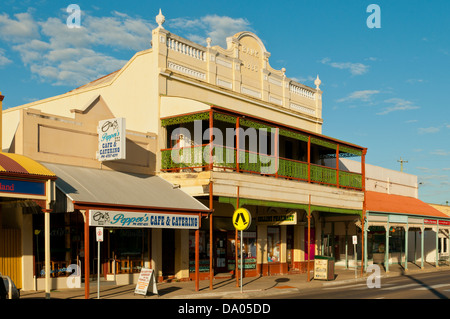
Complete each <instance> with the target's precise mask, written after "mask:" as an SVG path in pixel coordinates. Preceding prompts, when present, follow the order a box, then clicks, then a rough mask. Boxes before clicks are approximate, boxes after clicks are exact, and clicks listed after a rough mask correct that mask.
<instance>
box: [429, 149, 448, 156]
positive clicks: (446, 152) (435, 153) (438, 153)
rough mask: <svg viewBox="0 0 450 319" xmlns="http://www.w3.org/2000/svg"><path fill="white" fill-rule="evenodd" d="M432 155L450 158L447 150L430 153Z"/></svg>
mask: <svg viewBox="0 0 450 319" xmlns="http://www.w3.org/2000/svg"><path fill="white" fill-rule="evenodd" d="M430 154H432V155H438V156H449V155H450V151H446V150H442V149H440V150H435V151H433V152H430Z"/></svg>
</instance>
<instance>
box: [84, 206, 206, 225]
mask: <svg viewBox="0 0 450 319" xmlns="http://www.w3.org/2000/svg"><path fill="white" fill-rule="evenodd" d="M89 225H90V226H103V227H131V228H133V227H139V228H178V229H198V228H199V217H198V216H197V215H183V214H163V213H139V212H122V211H111V210H91V211H90V213H89Z"/></svg>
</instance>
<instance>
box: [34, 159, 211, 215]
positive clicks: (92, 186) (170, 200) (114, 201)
mask: <svg viewBox="0 0 450 319" xmlns="http://www.w3.org/2000/svg"><path fill="white" fill-rule="evenodd" d="M42 164H43V165H44V166H45V167H47V168H48V169H50V170H52V171H53V172H54V173H55V174H56V176H57V177H58V179H57V180H56V187H57V189H59V190H60V191H62V192H63V193H64V194H65V196H66V197H67V199H68V200H67V211H68V212H70V211H73V205H76V204H79V205H90V206H109V207H111V206H117V207H119V208H120V207H127V208H128V209H130V208H133V207H135V208H139V209H163V210H173V211H185V212H186V211H192V212H200V211H201V212H205V211H209V208H208V207H206V206H205V205H203V204H202V203H201V202H199V201H198V200H197V199H195V198H194V197H192V196H190V195H189V194H187V193H186V192H184V191H183V190H181V189H180V188H177V187H175V186H174V185H172V184H171V183H169V182H167V181H166V180H164V179H163V178H161V177H159V176H149V175H140V174H131V173H123V172H118V171H111V170H100V169H93V168H86V167H79V166H69V165H62V164H53V163H42ZM70 206H72V207H70Z"/></svg>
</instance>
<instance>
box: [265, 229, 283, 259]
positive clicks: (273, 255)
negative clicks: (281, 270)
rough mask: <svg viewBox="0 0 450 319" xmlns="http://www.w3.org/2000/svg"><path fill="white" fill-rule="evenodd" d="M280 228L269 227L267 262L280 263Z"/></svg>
mask: <svg viewBox="0 0 450 319" xmlns="http://www.w3.org/2000/svg"><path fill="white" fill-rule="evenodd" d="M280 245H281V241H280V227H267V260H268V262H280V249H281V247H280Z"/></svg>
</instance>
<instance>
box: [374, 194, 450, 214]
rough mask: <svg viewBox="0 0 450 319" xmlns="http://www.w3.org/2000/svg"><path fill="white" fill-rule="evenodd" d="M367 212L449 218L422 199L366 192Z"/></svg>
mask: <svg viewBox="0 0 450 319" xmlns="http://www.w3.org/2000/svg"><path fill="white" fill-rule="evenodd" d="M366 210H367V211H371V212H385V213H399V214H408V215H421V216H429V217H435V218H449V216H447V215H446V214H444V213H442V212H440V211H438V210H437V209H435V208H433V207H431V206H430V205H428V204H427V203H424V202H422V201H421V200H420V199H417V198H414V197H408V196H401V195H392V194H384V193H378V192H372V191H367V192H366Z"/></svg>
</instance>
